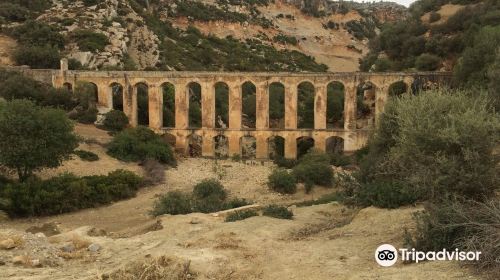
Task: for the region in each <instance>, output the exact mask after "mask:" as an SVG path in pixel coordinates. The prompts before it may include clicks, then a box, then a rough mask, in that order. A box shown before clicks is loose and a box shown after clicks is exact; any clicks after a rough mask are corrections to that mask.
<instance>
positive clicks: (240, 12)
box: [0, 0, 407, 71]
mask: <svg viewBox="0 0 500 280" xmlns="http://www.w3.org/2000/svg"><path fill="white" fill-rule="evenodd" d="M406 13H407V12H406V9H405V8H404V7H403V6H400V5H397V4H393V3H387V2H386V3H377V4H359V3H345V2H331V1H326V0H310V1H297V0H276V1H271V0H198V1H196V0H187V1H180V0H83V1H67V0H35V1H27V0H11V1H7V3H0V23H2V33H3V34H4V35H0V40H2V42H6V43H5V44H2V46H1V47H0V55H1V56H2V59H1V60H0V61H1V62H2V63H3V64H18V65H20V64H27V65H30V66H32V67H33V68H47V67H57V64H58V63H57V61H58V60H59V58H60V57H67V58H69V59H70V67H71V68H73V69H78V68H88V69H127V70H132V69H159V70H228V71H235V70H239V71H266V70H269V71H327V70H328V71H357V70H358V61H359V59H360V58H361V57H363V55H365V54H366V53H367V52H368V41H369V39H370V38H373V37H375V36H376V34H377V32H378V30H379V27H380V26H381V24H382V23H384V22H386V21H395V20H400V19H402V18H405V17H406ZM16 42H17V43H18V44H19V45H20V47H19V48H16V47H13V45H15V44H16Z"/></svg>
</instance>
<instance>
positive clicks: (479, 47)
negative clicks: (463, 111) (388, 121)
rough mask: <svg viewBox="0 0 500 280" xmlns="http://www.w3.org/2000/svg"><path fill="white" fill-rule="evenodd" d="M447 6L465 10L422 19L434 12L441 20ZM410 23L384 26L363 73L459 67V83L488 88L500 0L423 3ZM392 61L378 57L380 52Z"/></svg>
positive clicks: (416, 7) (499, 27)
mask: <svg viewBox="0 0 500 280" xmlns="http://www.w3.org/2000/svg"><path fill="white" fill-rule="evenodd" d="M447 3H454V4H462V5H467V4H476V5H470V6H465V7H464V8H462V9H460V10H459V11H458V12H457V13H456V14H454V15H452V16H451V17H449V18H448V19H447V20H446V21H444V22H442V23H436V24H427V23H423V22H422V21H421V16H422V15H424V14H425V13H427V12H431V14H430V16H431V17H433V16H432V15H434V19H431V21H433V20H434V21H436V15H438V13H437V11H438V10H439V8H440V7H441V6H442V5H444V4H447ZM410 11H411V16H410V17H409V18H408V19H407V20H405V21H399V22H394V23H390V24H386V25H384V26H383V28H382V30H381V33H380V34H379V35H378V36H377V37H375V38H374V39H373V40H371V41H370V53H369V54H367V55H366V56H365V57H364V58H363V59H362V60H361V61H360V68H361V70H362V71H368V70H370V68H371V67H372V65H375V66H376V67H375V70H376V71H385V70H394V71H400V70H408V69H410V70H411V69H417V70H436V69H439V68H441V66H443V65H446V64H450V63H452V64H453V65H454V73H455V82H456V83H457V84H460V85H466V86H470V85H479V86H484V85H485V84H486V83H487V82H488V78H487V75H486V72H487V69H488V68H489V66H490V65H491V64H492V62H493V61H494V58H495V55H496V52H497V48H498V45H499V43H500V35H499V34H500V31H499V30H500V2H498V1H495V0H481V1H479V0H470V1H469V0H420V1H417V2H415V3H414V4H413V5H412V6H411V8H410ZM382 52H383V53H385V54H387V57H388V59H384V58H379V54H380V53H382Z"/></svg>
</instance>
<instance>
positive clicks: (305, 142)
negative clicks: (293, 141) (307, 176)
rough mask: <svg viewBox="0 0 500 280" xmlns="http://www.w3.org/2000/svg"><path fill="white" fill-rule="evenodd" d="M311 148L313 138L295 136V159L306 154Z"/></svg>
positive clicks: (312, 146)
mask: <svg viewBox="0 0 500 280" xmlns="http://www.w3.org/2000/svg"><path fill="white" fill-rule="evenodd" d="M312 148H314V138H312V137H309V136H302V137H299V138H297V159H300V158H301V157H302V156H304V155H305V154H307V152H309V150H311V149H312Z"/></svg>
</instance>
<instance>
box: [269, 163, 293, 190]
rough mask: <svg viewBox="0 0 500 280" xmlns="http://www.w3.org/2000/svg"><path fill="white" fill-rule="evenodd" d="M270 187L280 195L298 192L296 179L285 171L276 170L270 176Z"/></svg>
mask: <svg viewBox="0 0 500 280" xmlns="http://www.w3.org/2000/svg"><path fill="white" fill-rule="evenodd" d="M268 185H269V187H270V188H271V189H272V190H274V191H276V192H279V193H283V194H293V193H295V192H297V182H296V180H295V177H294V176H293V175H292V174H290V173H289V172H288V171H286V170H285V169H275V170H273V172H272V173H271V175H269V182H268Z"/></svg>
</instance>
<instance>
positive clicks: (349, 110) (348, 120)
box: [344, 84, 357, 130]
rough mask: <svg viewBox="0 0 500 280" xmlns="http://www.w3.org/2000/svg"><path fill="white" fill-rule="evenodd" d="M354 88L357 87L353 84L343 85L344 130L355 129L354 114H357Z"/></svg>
mask: <svg viewBox="0 0 500 280" xmlns="http://www.w3.org/2000/svg"><path fill="white" fill-rule="evenodd" d="M356 90H357V87H356V85H355V84H348V85H345V101H344V102H345V103H344V129H345V130H354V129H356V115H357V104H356V99H357V98H356Z"/></svg>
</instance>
